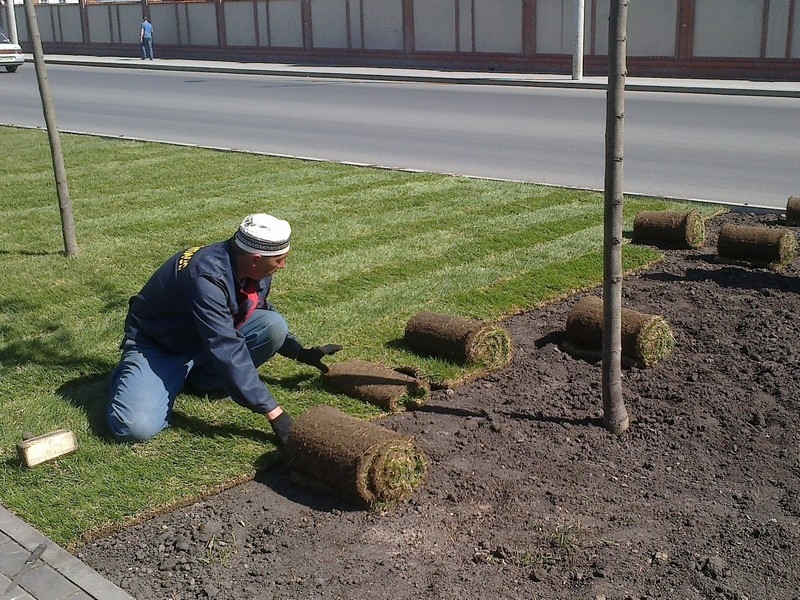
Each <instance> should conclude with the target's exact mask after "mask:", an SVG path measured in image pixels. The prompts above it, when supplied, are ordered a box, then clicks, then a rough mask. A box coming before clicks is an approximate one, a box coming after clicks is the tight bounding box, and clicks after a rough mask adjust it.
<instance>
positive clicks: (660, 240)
mask: <svg viewBox="0 0 800 600" xmlns="http://www.w3.org/2000/svg"><path fill="white" fill-rule="evenodd" d="M705 239H706V227H705V223H704V222H703V217H702V215H701V214H700V213H699V212H697V211H689V212H678V211H669V210H658V211H647V210H646V211H642V212H640V213H639V214H637V215H636V217H634V219H633V242H634V243H635V244H650V245H653V246H658V247H663V248H699V247H700V246H702V245H703V242H705Z"/></svg>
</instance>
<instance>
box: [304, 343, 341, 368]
mask: <svg viewBox="0 0 800 600" xmlns="http://www.w3.org/2000/svg"><path fill="white" fill-rule="evenodd" d="M341 349H342V347H341V346H340V345H339V344H328V345H327V346H315V347H314V348H303V349H302V350H300V353H299V354H298V355H297V360H298V361H300V362H301V363H305V364H307V365H311V366H312V367H317V368H318V369H319V370H320V371H322V372H323V373H327V372H328V367H327V365H325V363H323V362H322V359H323V358H324V357H325V356H329V355H331V354H336V353H337V352H338V351H339V350H341Z"/></svg>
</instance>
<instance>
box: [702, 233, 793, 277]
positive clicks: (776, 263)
mask: <svg viewBox="0 0 800 600" xmlns="http://www.w3.org/2000/svg"><path fill="white" fill-rule="evenodd" d="M796 254H797V240H796V239H795V237H794V233H793V232H792V231H791V230H789V229H784V228H781V227H760V226H758V225H732V224H730V223H726V224H725V225H723V226H722V229H720V232H719V238H718V239H717V255H718V256H719V257H720V258H721V259H727V260H731V261H734V262H746V263H751V264H755V265H767V266H771V267H781V266H784V265H786V264H788V263H790V262H791V261H792V259H794V257H795V256H796Z"/></svg>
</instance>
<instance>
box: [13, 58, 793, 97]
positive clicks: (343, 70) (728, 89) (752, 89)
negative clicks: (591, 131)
mask: <svg viewBox="0 0 800 600" xmlns="http://www.w3.org/2000/svg"><path fill="white" fill-rule="evenodd" d="M27 59H28V60H29V61H32V60H33V58H32V56H30V55H28V56H27ZM45 62H46V63H48V64H60V65H83V66H97V67H116V68H131V69H152V70H162V71H191V72H195V73H236V74H252V75H271V76H290V77H320V78H329V79H356V80H366V81H397V82H427V83H452V84H464V85H506V86H528V87H551V88H575V89H600V90H604V89H606V84H607V78H606V77H605V76H595V75H593V76H585V77H583V78H582V79H580V80H573V79H572V76H571V75H570V74H566V75H565V74H552V73H541V74H532V73H498V72H485V71H484V72H477V71H475V72H473V71H443V70H436V69H409V68H392V67H359V66H319V65H298V64H289V63H250V62H229V61H217V60H186V59H173V58H165V59H160V58H156V59H155V60H141V59H140V58H139V57H115V56H71V55H64V54H58V55H56V54H51V55H46V56H45ZM625 89H626V90H629V91H642V92H673V93H691V94H722V95H727V96H775V97H784V98H787V97H788V98H800V81H750V80H741V81H740V80H722V79H673V78H665V77H627V80H626V83H625Z"/></svg>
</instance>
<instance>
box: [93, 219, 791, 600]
mask: <svg viewBox="0 0 800 600" xmlns="http://www.w3.org/2000/svg"><path fill="white" fill-rule="evenodd" d="M723 221H732V222H736V223H741V224H756V223H760V224H765V225H769V226H779V225H783V220H782V218H781V217H780V216H779V215H774V214H750V213H730V214H727V215H724V216H723V217H717V218H715V219H713V220H711V221H710V222H709V223H707V239H706V245H705V247H704V248H701V249H699V250H693V251H685V250H681V251H667V252H666V258H665V260H664V261H663V262H661V263H659V264H658V265H655V266H654V267H652V268H651V269H649V270H647V271H646V272H643V273H640V274H637V275H631V276H628V277H627V278H626V279H625V282H624V304H625V306H626V307H628V308H633V309H636V310H640V311H643V312H648V313H651V314H658V315H661V316H663V317H664V318H665V319H666V320H667V322H668V323H669V324H670V326H671V327H672V329H673V331H674V333H675V337H676V340H677V349H676V351H675V353H674V354H673V355H672V356H671V357H670V358H669V359H667V360H665V361H663V362H661V363H659V364H657V365H655V366H654V367H651V368H649V369H646V370H640V369H635V368H633V369H629V370H626V371H625V372H624V382H623V385H624V396H625V400H626V404H627V407H628V411H629V413H630V416H631V421H632V423H631V428H630V430H629V431H628V433H626V434H624V435H623V436H621V437H615V436H613V435H611V434H609V433H607V432H606V431H605V430H604V429H603V427H602V423H601V417H602V409H601V387H600V379H601V367H600V364H599V363H592V362H587V361H586V360H581V359H576V358H573V357H571V356H570V355H568V354H566V353H564V352H562V351H561V350H560V342H561V341H563V330H564V325H565V321H566V316H567V313H568V311H569V309H570V307H571V306H572V305H573V304H574V303H575V302H576V301H577V300H578V299H579V298H580V297H582V296H583V295H585V294H578V295H576V296H574V297H571V298H569V299H567V300H564V301H562V302H558V303H554V304H551V305H548V306H546V307H544V308H542V309H541V310H536V311H533V312H530V313H526V314H522V315H518V316H515V317H513V318H510V319H508V321H507V325H508V327H509V329H510V331H511V333H512V336H513V340H514V345H515V358H514V361H513V364H512V365H511V366H510V367H509V368H507V369H505V370H503V371H501V372H498V373H495V374H493V375H491V376H489V377H486V378H485V379H481V380H479V381H475V382H472V383H470V384H467V385H465V386H462V387H460V388H458V389H456V390H450V391H445V390H442V391H437V392H435V393H434V394H432V397H431V400H430V402H429V403H428V405H427V406H426V407H424V408H423V409H421V410H417V411H414V412H407V413H402V414H398V415H394V416H391V417H389V418H386V419H385V420H384V421H383V423H384V424H385V425H386V426H387V427H389V428H391V429H394V430H397V431H400V432H404V433H407V434H411V435H413V436H415V437H416V438H417V440H418V442H419V444H420V446H421V448H422V449H423V450H424V452H425V453H426V454H427V456H428V459H429V475H428V479H427V482H426V483H425V485H424V486H423V487H422V488H421V489H420V490H419V491H418V492H417V494H416V495H415V496H414V498H413V499H412V500H411V501H410V502H409V503H407V504H403V505H400V506H397V507H395V508H393V509H391V510H387V511H384V512H376V511H361V510H355V509H352V508H351V507H348V506H347V505H346V504H343V503H341V502H339V501H337V500H335V499H331V498H329V497H326V496H324V495H322V494H318V493H313V492H309V491H305V490H303V489H301V488H298V487H297V486H295V485H294V484H293V483H292V482H291V481H290V478H289V474H288V472H286V470H285V469H283V468H278V469H275V470H272V471H269V472H266V473H263V474H261V475H260V476H258V477H257V478H256V480H254V481H251V482H248V483H245V484H243V485H239V486H237V487H235V488H232V489H230V490H228V491H226V492H223V493H221V494H219V495H217V496H214V497H213V498H211V499H208V500H206V501H203V502H199V503H197V504H194V505H192V506H190V507H187V508H184V509H180V510H176V511H174V512H172V513H169V514H164V515H161V516H159V517H156V518H154V519H151V520H149V521H147V522H145V523H142V524H139V525H136V526H134V527H131V528H129V529H127V530H125V531H122V532H120V533H119V534H117V535H114V536H113V537H109V538H105V539H100V540H97V541H94V542H92V543H91V544H88V545H86V546H84V547H82V548H80V549H79V551H78V554H79V556H80V557H81V558H82V559H83V560H85V561H86V562H87V563H88V564H89V565H91V566H92V567H94V568H95V569H97V570H98V571H100V572H101V573H103V574H105V575H106V576H107V577H108V578H110V579H111V580H112V581H114V582H116V583H117V584H118V585H120V586H121V587H122V588H124V589H125V590H127V591H128V592H129V593H130V594H132V595H133V596H135V597H136V598H137V599H139V600H148V599H173V600H177V599H195V598H217V599H226V600H244V599H247V600H261V599H272V598H280V599H328V598H331V599H332V598H345V599H370V600H401V599H458V600H462V599H464V598H491V599H497V598H504V599H505V598H508V599H517V598H520V599H529V598H530V599H538V598H547V599H554V598H570V599H571V598H576V599H582V598H587V599H590V600H595V599H608V600H612V599H620V600H621V599H629V598H630V599H643V598H675V599H682V600H692V599H695V598H697V599H700V598H702V599H705V598H709V599H711V598H714V599H717V598H720V599H736V600H745V599H750V600H755V599H769V600H772V599H775V600H777V599H798V598H800V525H799V524H798V523H799V522H800V415H798V409H799V408H800V380H798V372H799V371H798V367H800V345H799V344H798V341H800V335H799V334H800V321H799V320H798V315H799V314H800V278H799V274H800V259H795V260H794V261H793V263H792V264H791V265H789V266H788V267H787V268H786V269H785V270H783V271H781V272H773V271H770V270H767V269H759V268H750V267H742V266H733V265H725V264H721V263H719V262H718V261H717V260H716V252H715V248H716V235H717V231H718V230H719V227H720V225H721V223H722V222H723ZM795 232H797V230H796V229H795ZM590 293H594V294H599V290H593V291H591V292H590Z"/></svg>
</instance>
